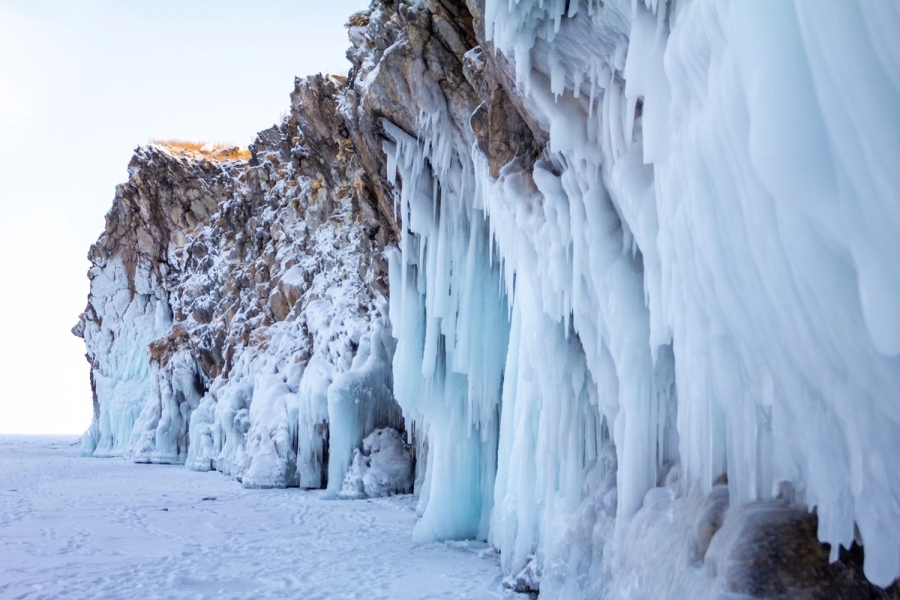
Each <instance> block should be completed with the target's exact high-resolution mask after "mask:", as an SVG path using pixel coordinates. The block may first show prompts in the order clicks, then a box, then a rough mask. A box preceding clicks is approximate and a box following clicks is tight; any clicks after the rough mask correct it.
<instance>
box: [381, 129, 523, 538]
mask: <svg viewBox="0 0 900 600" xmlns="http://www.w3.org/2000/svg"><path fill="white" fill-rule="evenodd" d="M434 123H435V125H432V130H433V131H435V135H434V137H433V138H432V139H430V140H429V141H428V142H426V144H425V145H423V144H421V143H419V141H417V140H416V139H414V138H411V137H410V136H408V135H407V134H405V133H404V132H403V131H402V130H400V129H399V128H397V127H395V126H393V125H392V124H390V123H388V122H385V123H384V127H385V129H386V131H388V132H389V134H390V135H391V137H392V138H393V140H394V144H389V145H386V150H387V152H388V153H389V155H391V154H392V155H393V156H392V157H391V158H390V159H389V162H390V164H391V165H396V168H397V170H398V171H399V173H400V176H401V178H402V180H403V182H404V184H403V187H402V191H401V192H400V194H399V195H398V203H397V210H398V211H399V212H400V215H401V216H400V219H401V220H402V222H403V223H405V224H406V227H407V231H408V235H405V236H403V238H402V241H401V243H400V250H399V252H394V253H393V254H392V255H391V257H390V277H391V309H390V310H391V322H392V324H393V335H394V337H396V338H397V340H398V343H397V350H396V354H395V357H394V363H393V365H394V394H395V396H396V398H397V401H398V402H399V403H400V406H401V407H402V408H403V411H404V416H405V417H406V421H407V422H408V423H410V422H411V423H415V424H416V425H417V426H419V427H421V428H422V430H423V432H424V433H426V434H427V440H428V444H429V446H428V453H427V467H426V468H427V470H428V472H427V473H426V474H425V478H424V482H425V489H422V490H420V494H421V498H422V502H421V504H420V507H421V509H422V510H423V514H422V519H421V521H420V522H419V523H418V524H417V525H416V530H415V533H414V537H415V539H417V540H420V541H433V540H439V539H461V538H470V537H478V538H481V539H485V538H486V537H487V535H488V531H489V525H490V513H491V508H492V506H493V486H494V479H495V476H496V468H497V467H496V448H497V443H498V432H499V422H498V416H499V407H500V386H501V383H502V376H503V366H504V361H505V356H506V347H507V338H508V335H509V319H508V308H507V303H506V301H505V294H504V292H503V288H502V282H501V278H500V266H499V263H498V262H497V261H492V260H491V241H490V237H489V231H488V228H487V221H486V219H485V218H484V215H483V212H482V211H481V210H480V209H479V208H477V207H476V206H475V205H474V200H475V194H474V191H475V187H474V186H475V178H474V171H473V169H472V164H471V161H468V162H467V163H466V162H462V161H461V160H460V158H467V156H466V155H460V154H459V153H458V151H457V148H458V146H457V144H458V143H459V139H458V138H456V137H455V136H454V133H453V132H452V131H451V130H448V129H441V127H442V126H443V125H444V123H443V122H440V121H437V120H435V121H434ZM426 158H427V159H428V160H426ZM391 175H392V174H390V173H389V176H391ZM424 440H425V436H420V437H419V442H420V443H422V442H424ZM419 454H420V455H421V456H424V448H420V449H419Z"/></svg>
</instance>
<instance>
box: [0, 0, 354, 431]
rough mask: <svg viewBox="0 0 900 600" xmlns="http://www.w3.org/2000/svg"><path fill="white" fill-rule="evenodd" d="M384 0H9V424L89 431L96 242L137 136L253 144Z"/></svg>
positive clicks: (5, 262)
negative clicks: (363, 14) (90, 300)
mask: <svg viewBox="0 0 900 600" xmlns="http://www.w3.org/2000/svg"><path fill="white" fill-rule="evenodd" d="M367 6H368V0H326V1H322V0H290V1H288V0H252V1H251V0H243V1H240V2H239V1H235V0H145V1H140V2H139V1H137V0H118V1H114V0H77V1H72V0H0V261H2V262H0V265H2V267H0V319H2V320H0V322H2V324H3V328H2V330H0V331H2V333H0V433H81V432H83V431H84V430H85V429H87V427H88V425H89V424H90V419H91V410H92V409H91V390H90V384H89V379H88V370H89V367H88V364H87V362H86V361H85V359H84V344H83V342H82V340H80V339H78V338H75V337H74V336H72V335H71V333H70V332H69V330H70V328H71V327H72V326H73V325H74V324H75V322H76V321H77V319H78V315H79V314H80V313H81V311H82V309H83V308H84V306H85V304H86V301H87V293H88V279H87V276H86V272H87V269H88V265H89V263H88V261H87V259H86V258H85V257H86V255H87V251H88V248H89V246H90V245H91V243H93V242H94V241H95V240H96V239H97V237H98V236H99V235H100V233H101V232H102V230H103V222H104V221H103V219H104V215H105V214H106V211H107V210H109V208H110V206H111V205H112V199H113V196H114V193H115V186H116V184H117V183H121V182H123V181H125V179H127V173H126V171H125V168H126V166H127V165H128V161H129V160H130V158H131V155H132V152H133V150H134V148H135V146H137V145H139V144H144V143H146V142H147V141H149V140H150V139H158V138H179V139H189V140H210V141H222V142H239V143H242V144H247V143H249V142H250V141H251V140H252V138H253V136H254V134H255V133H256V132H257V131H261V130H263V129H266V128H268V127H269V126H271V125H272V124H274V123H275V122H276V121H278V120H279V117H280V115H281V114H283V113H284V112H286V111H287V110H288V108H289V105H290V100H289V98H288V94H289V93H290V91H291V90H292V89H293V82H294V76H295V75H300V76H302V75H308V74H311V73H317V72H320V71H322V72H332V73H333V72H343V71H346V70H347V68H348V67H349V63H348V62H347V60H346V58H345V57H344V53H345V51H346V48H347V46H348V45H349V43H348V42H347V34H346V31H345V30H344V28H343V24H344V23H345V22H346V20H347V17H348V16H349V15H350V14H352V13H353V12H356V11H358V10H362V9H364V8H366V7H367Z"/></svg>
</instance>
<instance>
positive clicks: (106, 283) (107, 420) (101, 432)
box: [81, 258, 171, 456]
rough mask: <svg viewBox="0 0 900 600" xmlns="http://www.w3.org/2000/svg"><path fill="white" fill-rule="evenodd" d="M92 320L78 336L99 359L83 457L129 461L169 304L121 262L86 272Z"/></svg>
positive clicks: (147, 279) (144, 276)
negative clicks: (153, 346)
mask: <svg viewBox="0 0 900 600" xmlns="http://www.w3.org/2000/svg"><path fill="white" fill-rule="evenodd" d="M90 276H91V296H92V297H93V299H94V301H93V307H94V311H95V315H96V318H95V319H93V320H91V321H89V322H88V323H87V324H86V327H84V329H83V332H82V335H83V337H84V341H85V345H86V346H87V347H88V354H89V356H90V355H93V356H97V357H102V360H97V361H96V362H97V365H96V367H95V368H93V369H92V378H93V385H94V394H95V398H96V402H97V404H96V406H95V412H96V414H95V420H94V423H93V424H92V426H91V428H90V429H89V430H88V431H87V433H86V434H85V436H84V438H83V443H82V449H81V451H82V454H85V455H94V456H120V455H122V454H127V455H130V454H131V452H132V451H133V443H132V439H131V432H132V429H133V428H134V425H135V422H136V421H137V420H138V417H139V416H140V414H141V411H142V410H143V408H144V405H145V404H146V403H147V401H148V399H149V398H150V395H151V389H150V388H151V373H150V354H149V350H148V345H149V344H150V342H152V341H153V340H155V339H156V338H158V337H159V336H161V335H162V334H163V333H164V332H165V331H166V330H167V329H168V328H169V326H170V325H171V314H170V312H169V307H168V304H167V303H166V302H165V300H164V299H161V298H159V297H158V296H159V295H158V294H157V293H155V290H153V289H152V287H151V281H150V277H149V272H148V271H146V270H145V271H143V272H141V271H139V272H138V273H137V276H136V277H135V278H134V279H133V280H131V279H129V277H128V276H127V273H126V270H125V266H124V264H123V263H122V261H121V260H120V259H117V258H113V259H112V260H110V261H109V263H108V264H106V265H104V268H99V267H96V266H95V267H94V268H92V269H91V272H90Z"/></svg>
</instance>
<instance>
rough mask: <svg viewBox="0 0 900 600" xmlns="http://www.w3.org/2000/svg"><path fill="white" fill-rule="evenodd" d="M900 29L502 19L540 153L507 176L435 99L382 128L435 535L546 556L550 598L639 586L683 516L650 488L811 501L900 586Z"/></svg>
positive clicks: (705, 18) (841, 11) (817, 23)
mask: <svg viewBox="0 0 900 600" xmlns="http://www.w3.org/2000/svg"><path fill="white" fill-rule="evenodd" d="M898 18H900V16H898V14H897V11H896V10H895V9H894V8H887V5H886V4H879V5H877V6H876V5H875V4H871V5H855V4H851V3H841V4H840V5H839V6H835V7H833V9H832V8H829V9H828V10H825V9H823V8H822V7H820V6H818V5H812V4H811V3H804V2H797V3H794V4H792V3H785V2H776V1H772V2H759V3H752V4H751V3H740V2H733V3H727V2H717V3H713V2H703V1H699V0H697V1H694V2H670V3H666V2H650V1H648V2H646V3H643V2H636V3H629V2H616V1H613V0H610V1H606V2H603V3H599V2H585V1H582V2H563V1H558V2H548V1H545V2H534V1H532V0H522V1H520V2H515V3H513V2H505V1H501V0H487V1H486V3H485V7H484V21H485V35H486V38H487V39H488V40H489V41H492V42H493V44H494V45H495V48H496V49H497V50H498V51H499V52H501V53H502V54H503V55H505V56H506V58H508V59H509V60H510V61H511V62H512V64H513V69H514V73H515V79H516V89H517V93H518V94H520V95H521V96H522V99H523V103H524V106H525V107H526V108H527V109H528V110H529V111H531V113H532V114H531V116H532V118H533V119H534V120H535V121H536V122H537V123H539V124H540V125H541V126H542V127H546V129H547V131H548V133H549V143H548V147H547V149H546V152H545V154H544V157H543V159H542V160H540V161H538V162H537V163H536V164H535V165H534V167H533V168H531V169H524V168H522V166H521V165H519V164H518V163H517V162H516V161H514V162H513V163H510V164H509V165H507V167H505V168H504V169H503V170H502V171H501V173H500V175H499V177H498V178H492V177H490V176H489V173H488V167H487V158H486V157H484V156H483V154H482V153H481V150H479V149H478V147H477V145H471V142H470V141H469V140H471V134H470V133H468V132H466V131H464V130H461V129H460V128H459V127H456V126H454V124H453V123H452V122H451V119H450V118H448V117H447V111H446V110H445V109H442V108H441V107H440V106H438V107H437V108H436V109H434V108H432V109H431V110H429V111H427V112H426V113H425V115H424V116H423V117H422V118H420V119H419V121H418V123H417V131H418V137H417V138H411V137H410V136H408V135H407V134H405V133H403V132H402V131H400V130H398V129H397V128H395V127H391V126H390V125H389V124H388V125H386V126H385V131H386V133H387V134H388V136H389V137H390V138H391V140H392V143H391V144H388V145H386V147H385V152H386V154H387V165H388V176H389V177H393V176H394V171H395V170H396V172H397V173H399V175H400V181H402V185H401V186H400V187H401V189H400V191H398V194H397V202H398V204H397V209H396V210H397V212H398V215H399V219H400V220H401V221H402V222H403V223H404V226H405V229H406V236H405V237H404V239H403V241H402V242H401V246H400V251H399V254H398V255H396V256H395V257H394V259H393V260H392V262H391V291H392V295H391V303H392V304H391V311H392V317H393V318H392V320H393V321H394V326H395V329H394V335H395V336H396V337H397V338H398V340H399V343H398V350H397V355H396V358H395V361H394V378H395V383H396V388H395V393H396V396H397V398H398V401H399V402H400V404H401V406H403V408H404V411H405V413H406V414H407V416H408V418H411V419H414V420H416V423H417V427H421V428H422V430H423V431H425V432H426V433H427V435H428V439H429V442H430V443H431V446H430V447H429V448H428V452H429V456H428V467H427V473H426V475H425V477H424V480H423V486H422V495H423V499H424V500H423V503H422V504H423V506H422V509H423V517H422V521H421V522H420V524H419V526H418V527H417V530H416V536H417V537H418V538H420V539H435V538H447V537H457V536H462V535H478V536H489V537H490V539H491V540H492V542H493V543H494V544H495V545H497V546H498V548H500V550H501V553H502V554H501V556H502V559H503V564H504V568H505V569H507V570H508V572H510V573H516V572H518V571H519V570H521V569H524V568H525V567H526V566H527V565H528V563H529V561H530V560H531V557H532V556H536V559H537V563H538V566H539V569H542V570H543V579H542V583H541V590H542V595H544V594H546V595H547V596H548V597H566V598H572V597H580V596H582V595H591V594H593V593H598V590H602V591H605V592H608V593H619V592H621V593H624V592H622V589H623V588H622V587H616V586H617V585H618V584H617V583H615V578H616V576H617V574H621V573H623V572H625V571H626V565H627V564H628V563H629V561H630V560H632V559H631V558H630V555H629V552H635V551H636V548H637V546H636V545H635V541H634V537H633V536H631V537H629V534H628V532H629V530H630V529H633V528H634V527H640V526H643V525H634V524H633V521H634V519H635V517H636V515H638V513H641V517H640V519H639V521H640V522H641V523H643V524H644V525H645V524H646V522H647V521H648V519H649V516H648V515H649V514H661V513H664V512H665V511H667V510H672V509H673V507H675V506H676V505H679V506H682V508H683V510H685V511H688V508H687V507H686V505H684V502H685V500H682V499H679V498H681V497H682V496H680V495H672V496H671V497H669V496H666V495H665V494H661V493H659V492H653V494H651V495H652V496H653V498H652V501H651V500H650V498H651V496H648V495H647V494H648V492H650V491H651V490H654V488H656V487H657V486H661V485H663V484H664V483H665V480H666V476H667V475H671V476H672V477H671V478H670V481H671V482H672V485H675V482H676V481H677V485H676V486H675V487H677V488H678V489H679V490H680V491H679V493H678V494H688V495H689V496H690V495H694V496H696V495H697V494H700V496H702V495H705V494H708V493H710V492H712V491H713V485H714V483H716V482H723V481H727V486H728V492H729V494H728V496H729V497H730V503H731V504H732V505H740V504H746V503H752V502H765V501H768V500H771V499H773V498H781V499H783V500H784V501H790V502H792V503H793V504H794V505H795V506H802V507H806V508H807V509H808V510H813V509H815V511H816V512H817V515H818V536H819V539H820V540H821V541H823V542H826V543H829V544H831V548H832V560H834V559H837V557H838V549H839V548H840V547H841V546H843V547H844V548H850V546H851V545H852V543H853V542H854V528H856V529H857V536H856V540H857V541H861V542H862V544H863V545H864V547H865V550H866V555H865V573H866V576H867V577H868V578H869V579H870V580H871V581H873V582H874V583H877V584H880V585H887V584H889V583H891V582H892V581H893V580H894V579H895V578H896V577H897V576H898V575H900V544H898V542H897V540H900V531H898V528H900V514H898V511H897V506H898V500H900V478H898V477H897V472H898V468H897V466H898V463H897V459H896V456H897V455H898V450H900V447H898V444H900V419H898V417H900V413H898V411H900V403H898V399H900V398H898V394H900V392H898V390H900V358H898V354H900V346H898V339H900V338H898V337H897V332H896V329H897V326H898V323H900V320H898V318H897V313H896V310H895V309H896V307H897V306H900V303H898V300H900V298H898V296H897V294H898V293H900V268H898V264H900V263H897V262H896V261H895V260H894V259H893V257H894V256H895V255H896V254H897V252H896V245H897V243H898V240H900V212H898V211H897V207H898V206H900V204H898V203H897V202H896V190H898V189H900V186H898V183H900V182H898V181H897V179H896V178H897V170H896V169H894V168H892V167H891V164H892V163H893V162H896V160H897V159H898V158H900V142H898V140H900V136H898V135H897V133H898V132H897V128H898V127H900V121H898V119H896V117H895V115H894V114H893V109H892V107H896V106H898V105H900V104H898V102H897V100H898V99H900V98H898V93H900V70H898V63H897V60H896V58H897V56H898V55H900V53H898V52H897V48H896V47H895V46H894V42H893V37H891V34H890V33H889V32H890V31H894V30H895V29H896V26H897V25H900V20H898ZM850 73H852V75H850ZM428 100H429V102H430V106H432V107H433V106H434V101H433V99H431V98H429V99H428ZM442 111H443V112H442ZM488 315H489V316H488ZM486 316H488V318H487V319H486V320H485V317H486ZM501 356H502V357H503V360H502V361H500V360H498V357H501ZM498 383H502V387H496V386H497V385H498ZM423 390H424V391H423ZM501 390H502V391H501ZM498 414H499V417H498ZM494 436H496V437H494ZM605 444H610V446H612V444H614V447H615V454H616V458H617V464H616V467H615V469H614V471H615V477H614V478H613V479H609V478H610V475H611V474H610V469H609V467H608V465H607V468H606V469H605V470H604V468H603V467H602V466H601V463H602V460H601V455H602V452H601V449H602V448H604V447H605ZM446 446H454V451H455V452H457V453H459V455H458V456H455V457H454V460H452V461H446V460H445V459H444V458H443V457H442V452H443V450H442V449H443V448H445V447H446ZM494 447H496V448H498V450H497V454H496V455H495V454H494V453H493V448H494ZM495 456H498V457H499V458H498V459H495ZM495 460H496V462H495ZM673 465H677V469H676V471H672V466H673ZM495 473H496V475H495ZM490 479H493V480H494V484H493V486H491V485H488V484H487V483H486V481H489V480H490ZM601 479H605V482H603V483H600V481H599V480H601ZM448 482H452V483H451V485H450V489H444V488H439V486H442V485H445V484H446V483H448ZM588 482H594V483H593V484H590V485H589V484H588ZM665 489H668V488H665ZM672 489H674V488H672ZM611 490H614V491H613V495H614V496H615V499H614V500H613V499H612V498H610V491H611ZM673 494H674V492H673ZM694 496H691V497H694ZM491 503H492V504H493V508H492V509H490V510H491V511H492V516H491V520H490V528H489V529H488V530H486V529H485V525H486V523H487V521H486V520H485V514H486V512H487V511H488V510H489V508H490V507H489V505H490V504H491ZM678 503H681V504H678ZM690 510H693V509H690ZM610 519H614V522H615V525H614V527H612V526H611V525H610ZM573 523H578V524H579V526H578V527H577V528H575V527H573V526H572V524H573ZM567 526H568V528H567ZM657 531H660V530H657ZM562 532H565V533H562ZM704 551H705V549H704ZM604 580H605V581H606V583H603V581H604ZM610 581H612V582H613V583H610ZM598 586H599V587H598ZM608 586H612V587H608ZM710 589H712V588H710Z"/></svg>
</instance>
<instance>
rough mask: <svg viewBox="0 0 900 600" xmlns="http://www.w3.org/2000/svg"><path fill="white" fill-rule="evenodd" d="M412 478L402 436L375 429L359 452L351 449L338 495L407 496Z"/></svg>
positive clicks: (391, 431)
mask: <svg viewBox="0 0 900 600" xmlns="http://www.w3.org/2000/svg"><path fill="white" fill-rule="evenodd" d="M412 475H413V470H412V456H411V455H410V453H409V450H407V448H406V442H405V440H404V439H403V435H402V434H401V433H400V432H399V431H397V430H396V429H390V428H385V429H376V430H375V431H373V432H372V433H370V434H369V435H368V436H366V438H365V439H364V440H363V443H362V451H360V450H359V448H354V449H353V460H352V461H351V463H350V468H349V469H348V470H347V474H346V475H345V476H344V484H343V487H342V488H341V491H340V493H339V494H338V496H339V497H341V498H345V499H354V498H378V497H381V496H393V495H394V494H408V493H409V492H410V491H411V490H412V483H413V479H412Z"/></svg>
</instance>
